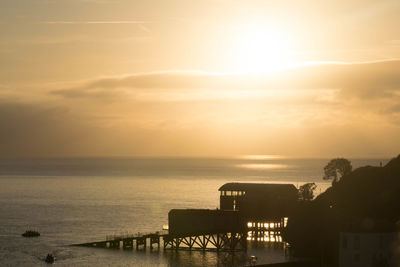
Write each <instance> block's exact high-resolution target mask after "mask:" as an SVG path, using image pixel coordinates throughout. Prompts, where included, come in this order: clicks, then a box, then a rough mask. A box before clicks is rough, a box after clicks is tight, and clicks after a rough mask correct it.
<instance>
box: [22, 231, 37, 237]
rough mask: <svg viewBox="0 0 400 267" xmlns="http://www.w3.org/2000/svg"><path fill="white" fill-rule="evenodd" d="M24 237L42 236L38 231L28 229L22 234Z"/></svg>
mask: <svg viewBox="0 0 400 267" xmlns="http://www.w3.org/2000/svg"><path fill="white" fill-rule="evenodd" d="M22 236H23V237H37V236H40V233H39V232H38V231H32V230H27V231H25V233H23V234H22Z"/></svg>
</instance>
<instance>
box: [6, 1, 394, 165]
mask: <svg viewBox="0 0 400 267" xmlns="http://www.w3.org/2000/svg"><path fill="white" fill-rule="evenodd" d="M398 14H400V1H398V0H389V1H372V0H355V1H342V0H339V1H320V0H318V1H317V0H299V1H286V0H281V1H272V0H265V1H261V0H246V1H242V0H199V1H197V0H191V1H188V0H146V1H135V0H57V1H55V0H35V1H31V0H18V1H15V0H2V1H1V3H0V157H3V158H4V157H5V158H7V157H65V156H67V157H69V156H73V157H75V156H82V157H86V156H124V157H125V156H146V157H147V156H179V157H186V156H189V157H214V156H218V157H219V156H236V155H248V154H250V155H284V156H288V157H337V156H341V157H342V156H343V157H393V156H396V155H397V154H399V153H400V138H399V136H400V19H399V17H398Z"/></svg>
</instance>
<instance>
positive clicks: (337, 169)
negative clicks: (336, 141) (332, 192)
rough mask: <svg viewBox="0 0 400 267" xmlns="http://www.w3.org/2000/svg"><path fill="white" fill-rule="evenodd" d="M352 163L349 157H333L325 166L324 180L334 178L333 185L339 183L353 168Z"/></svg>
mask: <svg viewBox="0 0 400 267" xmlns="http://www.w3.org/2000/svg"><path fill="white" fill-rule="evenodd" d="M352 168H353V167H352V166H351V163H350V161H349V160H348V159H344V158H337V159H332V160H331V161H329V162H328V164H327V165H326V166H325V167H324V177H323V179H324V180H332V185H333V184H335V183H337V182H338V181H339V180H340V179H341V178H342V177H343V176H345V175H347V174H349V173H350V172H351V170H352Z"/></svg>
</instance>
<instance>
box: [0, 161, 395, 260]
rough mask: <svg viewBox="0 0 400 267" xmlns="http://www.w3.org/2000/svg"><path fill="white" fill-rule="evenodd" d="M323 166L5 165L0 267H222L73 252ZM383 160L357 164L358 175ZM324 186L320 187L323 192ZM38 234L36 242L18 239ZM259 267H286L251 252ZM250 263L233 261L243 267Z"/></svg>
mask: <svg viewBox="0 0 400 267" xmlns="http://www.w3.org/2000/svg"><path fill="white" fill-rule="evenodd" d="M327 162H328V160H326V159H279V158H276V159H270V158H267V157H243V158H236V159H205V158H201V159H179V158H157V159H156V158H147V159H138V158H133V159H126V158H125V159H123V158H112V159H110V158H91V159H90V158H85V159H35V160H28V159H25V160H21V159H18V160H17V159H12V160H4V159H2V160H0V265H1V266H44V265H46V264H45V263H44V262H43V258H44V257H45V256H46V255H47V253H53V254H55V256H56V258H57V266H217V265H218V266H224V265H229V263H230V262H231V261H232V258H231V256H230V255H227V254H224V253H221V254H219V255H217V254H216V253H214V252H205V253H203V252H185V251H179V252H170V251H162V250H161V251H158V250H157V249H155V250H153V251H150V250H146V251H135V250H133V251H122V250H109V249H91V248H82V247H70V246H69V245H70V244H73V243H80V242H89V241H97V240H103V239H104V238H105V236H106V235H110V234H114V233H115V234H121V233H137V232H147V231H149V232H150V231H151V232H154V231H157V230H161V228H162V226H163V225H165V224H167V223H168V211H169V210H170V209H173V208H208V209H214V208H216V207H218V205H219V203H218V202H219V195H218V188H219V187H220V186H221V185H223V184H224V183H226V182H232V181H243V182H265V183H266V182H278V183H293V184H295V185H296V186H298V185H301V184H302V183H304V182H318V185H319V188H318V189H317V192H318V193H319V192H320V191H323V190H325V189H326V188H327V186H329V184H328V183H323V182H324V181H322V180H321V177H322V169H323V166H324V165H325V164H326V163H327ZM380 162H383V164H385V163H386V162H387V160H386V159H368V160H362V159H352V163H353V166H354V167H357V166H364V165H379V163H380ZM321 182H322V183H321ZM26 229H37V230H38V231H39V232H40V233H41V236H40V237H39V238H31V239H26V238H23V237H21V233H23V232H24V231H25V230H26ZM247 254H248V255H256V256H258V263H272V262H280V261H284V260H285V258H284V254H283V251H282V249H272V248H261V247H255V246H251V249H250V250H249V251H248V252H247ZM246 257H247V255H245V254H243V255H240V254H238V255H236V256H235V259H234V262H235V265H243V260H244V259H245V258H246Z"/></svg>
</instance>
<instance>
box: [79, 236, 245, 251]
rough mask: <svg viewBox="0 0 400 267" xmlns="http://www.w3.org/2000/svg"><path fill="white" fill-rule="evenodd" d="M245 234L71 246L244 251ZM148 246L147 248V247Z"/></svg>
mask: <svg viewBox="0 0 400 267" xmlns="http://www.w3.org/2000/svg"><path fill="white" fill-rule="evenodd" d="M246 238H247V234H246V233H208V234H204V233H201V234H190V235H187V236H185V235H180V236H173V235H170V234H168V232H167V231H160V232H155V233H143V234H142V233H137V234H133V235H130V234H127V235H113V236H107V237H106V240H104V241H95V242H89V243H81V244H73V245H72V246H82V247H92V248H111V249H127V250H132V249H134V248H135V247H136V250H146V249H147V248H149V249H151V250H152V249H153V248H154V247H157V248H158V249H160V247H161V243H162V244H163V245H162V248H163V249H164V250H202V251H230V252H234V251H246V250H247V240H246ZM147 244H149V246H147ZM153 246H154V247H153Z"/></svg>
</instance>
